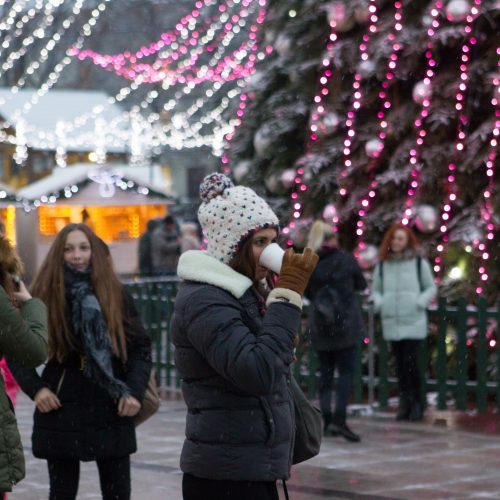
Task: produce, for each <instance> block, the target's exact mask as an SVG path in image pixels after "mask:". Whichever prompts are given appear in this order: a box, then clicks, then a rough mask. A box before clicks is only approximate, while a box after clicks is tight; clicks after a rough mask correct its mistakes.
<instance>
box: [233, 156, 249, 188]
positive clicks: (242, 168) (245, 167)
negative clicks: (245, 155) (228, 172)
mask: <svg viewBox="0 0 500 500" xmlns="http://www.w3.org/2000/svg"><path fill="white" fill-rule="evenodd" d="M251 166H252V162H251V161H249V160H243V161H240V162H239V163H237V164H236V166H235V167H234V168H233V177H234V180H235V181H236V182H237V183H238V184H239V183H240V182H241V181H242V180H243V179H244V178H245V176H246V175H247V174H248V172H250V167H251Z"/></svg>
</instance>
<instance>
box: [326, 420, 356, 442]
mask: <svg viewBox="0 0 500 500" xmlns="http://www.w3.org/2000/svg"><path fill="white" fill-rule="evenodd" d="M330 435H332V436H342V437H343V438H344V439H346V440H347V441H350V442H351V443H359V442H360V441H361V437H360V436H359V435H358V434H356V433H355V432H353V431H352V430H351V429H350V428H349V426H348V425H347V424H346V423H343V424H334V423H332V425H331V427H330Z"/></svg>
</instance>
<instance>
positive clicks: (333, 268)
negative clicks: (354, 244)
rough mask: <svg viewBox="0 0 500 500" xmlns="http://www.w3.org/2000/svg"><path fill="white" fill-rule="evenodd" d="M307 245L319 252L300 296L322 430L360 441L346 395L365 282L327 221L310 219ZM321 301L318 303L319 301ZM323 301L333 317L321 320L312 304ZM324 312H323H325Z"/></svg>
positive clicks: (358, 338) (360, 327) (360, 333)
mask: <svg viewBox="0 0 500 500" xmlns="http://www.w3.org/2000/svg"><path fill="white" fill-rule="evenodd" d="M308 246H310V247H311V248H312V249H313V250H314V251H317V252H318V254H319V263H318V265H317V266H316V269H315V270H314V273H313V275H312V276H311V280H310V282H309V286H308V289H307V291H306V296H307V297H308V298H309V299H310V301H311V307H310V315H309V327H310V331H311V341H312V346H313V348H314V349H315V350H316V351H317V353H318V359H319V370H320V380H319V399H320V407H321V411H322V413H323V418H324V431H325V434H330V435H332V436H338V435H340V436H342V437H344V438H345V439H347V440H348V441H352V442H357V441H360V439H361V438H360V437H359V436H358V435H357V434H356V433H355V432H353V431H352V430H351V429H350V428H349V426H348V425H347V423H346V417H347V403H348V401H349V397H350V395H351V389H352V381H353V378H354V367H355V359H356V350H357V348H358V346H359V344H360V343H361V341H362V339H363V337H364V335H365V329H364V324H363V318H362V316H361V308H360V305H359V303H358V299H357V296H356V292H357V291H362V290H364V289H365V288H366V287H367V283H366V280H365V278H364V277H363V273H362V271H361V269H360V267H359V265H358V262H357V261H356V259H355V258H354V256H353V255H351V254H350V253H348V252H346V251H344V250H341V249H340V248H339V247H338V239H337V235H336V233H335V232H334V231H333V229H332V227H331V226H330V225H329V224H326V223H325V222H323V221H320V220H318V221H316V222H314V224H313V225H312V227H311V230H310V233H309V239H308ZM320 299H321V300H323V302H324V304H321V305H320V303H319V301H320ZM323 305H324V306H325V307H327V308H329V309H330V311H329V312H331V313H332V314H333V315H334V316H335V318H334V319H333V321H331V322H330V323H327V322H326V321H323V322H322V318H321V316H320V314H319V312H318V308H320V307H322V306H323ZM327 312H328V311H327ZM336 368H337V370H338V378H337V386H336V393H335V396H336V397H335V411H334V412H333V413H332V410H331V398H332V388H333V375H334V372H335V369H336Z"/></svg>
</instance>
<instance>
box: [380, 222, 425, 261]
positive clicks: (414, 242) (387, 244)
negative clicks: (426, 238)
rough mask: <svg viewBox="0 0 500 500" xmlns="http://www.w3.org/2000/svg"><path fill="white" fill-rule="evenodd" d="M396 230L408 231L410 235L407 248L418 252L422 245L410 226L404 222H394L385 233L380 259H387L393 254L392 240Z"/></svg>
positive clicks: (408, 235) (407, 233)
mask: <svg viewBox="0 0 500 500" xmlns="http://www.w3.org/2000/svg"><path fill="white" fill-rule="evenodd" d="M396 231H404V232H405V233H406V236H407V237H408V245H407V247H406V248H407V249H408V250H411V251H413V252H416V251H417V249H418V247H419V246H420V242H419V241H418V238H417V237H416V236H415V233H414V232H413V231H412V230H411V229H410V228H409V227H408V226H403V224H393V225H392V226H391V227H390V228H389V229H388V230H387V232H386V233H385V234H384V238H383V239H382V243H381V244H380V253H379V255H380V260H387V259H388V258H389V256H390V255H391V254H392V250H391V241H392V238H393V236H394V233H395V232H396Z"/></svg>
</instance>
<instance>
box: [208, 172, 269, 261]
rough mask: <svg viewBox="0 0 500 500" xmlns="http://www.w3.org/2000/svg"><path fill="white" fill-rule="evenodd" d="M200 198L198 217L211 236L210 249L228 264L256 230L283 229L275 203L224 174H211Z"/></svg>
mask: <svg viewBox="0 0 500 500" xmlns="http://www.w3.org/2000/svg"><path fill="white" fill-rule="evenodd" d="M200 198H201V205H200V208H199V209H198V220H199V221H200V224H201V227H202V228H203V233H204V234H205V237H206V238H207V240H208V244H207V253H208V254H209V255H211V256H212V257H214V258H216V259H217V260H220V261H221V262H224V263H225V264H229V262H230V261H231V259H232V258H233V257H234V256H235V255H236V254H237V253H238V251H239V249H240V248H241V245H242V243H243V242H244V241H245V240H246V239H247V238H249V237H250V236H251V235H252V234H253V233H255V232H256V231H258V230H261V229H266V228H269V227H272V228H275V229H276V230H278V229H279V221H278V217H276V214H275V213H274V212H273V211H272V210H271V207H270V206H269V205H268V204H267V203H266V202H265V201H264V200H263V199H262V198H261V197H260V196H258V195H257V194H256V193H255V191H253V190H252V189H250V188H248V187H245V186H235V185H234V184H233V183H232V181H231V179H229V177H227V176H225V175H224V174H219V173H213V174H209V175H207V176H206V177H205V179H203V182H202V183H201V184H200Z"/></svg>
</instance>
